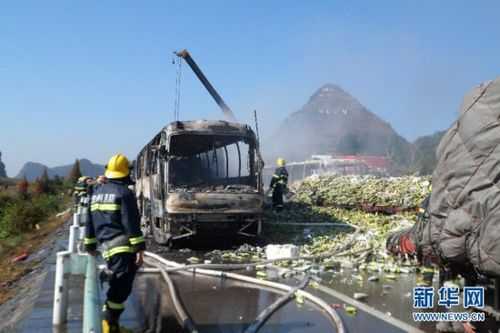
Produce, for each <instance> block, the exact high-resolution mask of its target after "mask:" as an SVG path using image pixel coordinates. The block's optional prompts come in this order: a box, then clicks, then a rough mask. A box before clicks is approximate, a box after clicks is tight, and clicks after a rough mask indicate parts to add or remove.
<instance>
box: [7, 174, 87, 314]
mask: <svg viewBox="0 0 500 333" xmlns="http://www.w3.org/2000/svg"><path fill="white" fill-rule="evenodd" d="M79 176H80V171H79V169H78V166H76V167H75V170H72V172H71V173H70V176H69V177H68V178H66V179H63V178H61V177H54V178H52V179H49V176H48V173H47V170H45V171H44V173H43V174H42V175H41V176H40V177H39V178H38V179H36V180H35V181H34V182H31V183H30V182H28V181H27V180H26V178H23V179H20V180H19V179H6V178H2V179H0V265H1V267H3V268H2V269H1V270H0V290H1V292H0V304H2V303H4V302H5V301H6V300H7V299H9V297H10V296H11V295H12V290H10V289H11V288H9V287H10V286H11V285H13V283H14V282H15V281H17V280H18V279H20V278H21V277H22V276H24V275H25V274H27V273H29V272H30V271H32V270H33V267H35V266H36V264H37V262H33V261H32V260H29V258H30V255H32V254H33V253H36V252H37V251H38V250H39V249H40V248H41V247H43V246H45V245H47V242H48V240H49V239H50V237H52V236H53V235H54V232H55V231H56V230H58V229H59V228H60V227H61V226H62V225H63V224H64V222H65V221H67V220H68V218H69V217H70V214H71V212H70V210H68V208H69V207H70V205H71V192H72V188H73V184H74V183H75V181H76V179H78V177H79ZM61 212H65V213H63V214H59V213H61ZM26 259H27V260H26ZM24 260H26V261H24Z"/></svg>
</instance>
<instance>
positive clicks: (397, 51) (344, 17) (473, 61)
mask: <svg viewBox="0 0 500 333" xmlns="http://www.w3.org/2000/svg"><path fill="white" fill-rule="evenodd" d="M499 12H500V2H499V1H478V2H471V1H465V0H463V1H459V0H454V1H396V0H394V1H383V0H382V1H326V0H325V1H188V2H187V1H143V2H138V1H60V2H59V1H15V2H14V1H11V2H10V3H8V2H2V4H0V151H2V152H3V153H4V156H3V159H4V162H5V163H6V165H7V172H8V173H9V175H11V176H14V175H15V174H17V172H18V170H19V168H20V167H21V166H22V164H23V163H24V162H26V161H37V162H42V163H45V164H47V165H49V166H55V165H59V164H66V163H70V162H72V161H73V160H74V159H75V158H77V157H87V158H89V159H91V160H93V161H97V162H104V161H105V160H106V159H107V158H108V157H109V156H110V155H111V154H113V153H115V152H117V151H121V152H124V153H126V154H128V155H130V156H131V157H133V156H135V155H136V154H137V152H138V151H139V149H140V148H141V147H142V146H143V145H144V144H145V143H146V142H147V141H148V140H149V139H150V138H151V137H152V136H153V135H154V133H156V132H157V131H158V130H159V129H160V128H161V127H162V126H163V125H164V124H166V123H168V122H170V121H171V120H172V119H173V103H174V92H175V75H176V67H175V66H174V65H172V51H174V50H176V49H182V48H188V49H189V50H190V52H191V53H192V54H193V56H194V58H195V60H196V61H197V62H198V63H199V65H200V67H201V68H202V69H203V70H204V71H205V73H206V74H207V76H208V78H209V79H210V80H211V81H212V83H213V84H214V86H215V87H216V88H217V89H218V90H219V92H220V93H221V95H222V96H223V97H224V98H225V100H226V102H227V103H228V104H229V105H230V106H231V107H232V109H233V110H234V111H235V113H236V115H237V117H238V118H239V119H240V120H241V121H244V122H251V119H252V110H254V109H257V110H258V114H259V117H260V123H261V124H260V127H261V129H262V132H263V136H269V135H270V134H271V133H272V132H273V130H274V129H275V128H276V127H277V126H279V124H280V123H281V121H282V120H283V119H284V118H285V117H286V116H287V115H288V114H289V113H291V112H293V111H296V110H298V109H299V108H300V107H301V106H302V105H303V104H304V103H306V101H307V99H308V98H309V96H310V95H311V94H312V93H313V92H314V91H315V90H316V89H318V88H319V87H320V86H321V85H323V84H325V83H327V82H331V83H337V84H339V85H341V86H342V87H344V89H345V90H347V91H349V92H350V93H351V94H352V95H354V96H355V97H357V98H358V99H359V100H360V101H361V102H362V103H363V104H364V105H365V106H367V107H368V108H369V109H370V110H371V111H373V112H375V113H376V114H377V115H379V116H380V117H381V118H383V119H384V120H387V121H389V122H390V123H391V124H392V125H393V127H394V128H395V129H396V130H397V131H398V132H399V133H400V134H401V135H403V136H404V137H406V138H407V139H409V140H413V139H415V138H416V137H418V136H420V135H424V134H429V133H432V132H434V131H435V130H439V129H444V128H446V127H448V126H449V125H450V123H451V122H452V121H453V120H454V118H455V115H456V112H457V109H458V107H459V105H460V103H461V99H462V96H463V95H464V93H465V92H466V91H467V90H468V89H470V88H471V87H473V86H474V85H476V84H478V83H480V82H481V81H484V80H488V79H493V78H495V77H496V76H498V74H499V73H500V61H499V59H500V41H499V38H498V36H500V20H498V13H499ZM180 114H181V118H182V119H192V118H206V119H216V118H220V117H221V113H220V111H219V110H218V108H217V107H216V105H215V104H214V103H213V101H212V100H211V98H210V96H209V95H208V94H207V93H206V91H205V90H204V88H203V87H202V86H201V84H200V83H199V82H198V81H197V79H196V78H195V77H194V75H193V73H192V72H191V71H190V70H189V69H188V67H187V66H183V71H182V86H181V110H180Z"/></svg>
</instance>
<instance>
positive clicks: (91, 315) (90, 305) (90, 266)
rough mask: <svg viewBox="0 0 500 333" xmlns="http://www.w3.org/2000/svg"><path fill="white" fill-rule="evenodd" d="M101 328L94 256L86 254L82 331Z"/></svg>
mask: <svg viewBox="0 0 500 333" xmlns="http://www.w3.org/2000/svg"><path fill="white" fill-rule="evenodd" d="M101 329H102V327H101V303H100V300H99V284H98V281H97V268H96V258H95V257H94V256H91V255H88V256H87V272H86V274H85V290H84V298H83V333H101Z"/></svg>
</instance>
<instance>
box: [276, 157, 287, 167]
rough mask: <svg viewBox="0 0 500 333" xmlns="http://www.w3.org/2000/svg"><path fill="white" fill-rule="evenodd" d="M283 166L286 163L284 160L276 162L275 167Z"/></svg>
mask: <svg viewBox="0 0 500 333" xmlns="http://www.w3.org/2000/svg"><path fill="white" fill-rule="evenodd" d="M285 164H286V161H285V160H284V159H282V158H281V157H280V158H278V159H277V160H276V165H278V166H279V167H283V166H285Z"/></svg>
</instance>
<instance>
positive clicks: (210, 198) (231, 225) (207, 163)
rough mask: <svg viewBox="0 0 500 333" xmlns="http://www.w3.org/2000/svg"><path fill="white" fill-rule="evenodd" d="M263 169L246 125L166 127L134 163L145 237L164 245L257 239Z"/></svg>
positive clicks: (208, 123) (183, 124)
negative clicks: (216, 238) (240, 237)
mask: <svg viewBox="0 0 500 333" xmlns="http://www.w3.org/2000/svg"><path fill="white" fill-rule="evenodd" d="M263 166H264V163H263V161H262V158H261V155H260V152H259V144H258V140H257V139H256V136H255V134H254V132H253V131H252V129H251V128H250V127H249V126H247V125H243V124H238V123H231V122H226V121H207V120H196V121H177V122H173V123H171V124H169V125H168V126H166V127H165V128H163V129H162V130H161V131H160V133H158V134H157V135H156V136H155V137H154V138H153V140H151V142H149V143H148V144H147V145H146V146H145V147H144V148H143V149H142V150H141V152H140V153H139V155H138V156H137V159H136V165H135V181H136V185H135V191H136V195H137V198H138V205H139V210H140V212H141V214H142V226H143V229H144V232H145V233H146V234H151V235H152V236H153V237H154V240H155V241H156V242H157V243H159V244H168V245H171V244H172V243H173V242H175V241H176V240H178V239H181V238H187V237H191V236H194V235H197V234H198V235H208V236H216V235H217V236H218V235H220V236H222V235H224V236H226V235H233V236H234V235H243V236H248V237H255V236H257V235H259V234H260V231H261V224H262V211H263V202H264V194H263V189H262V169H263Z"/></svg>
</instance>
